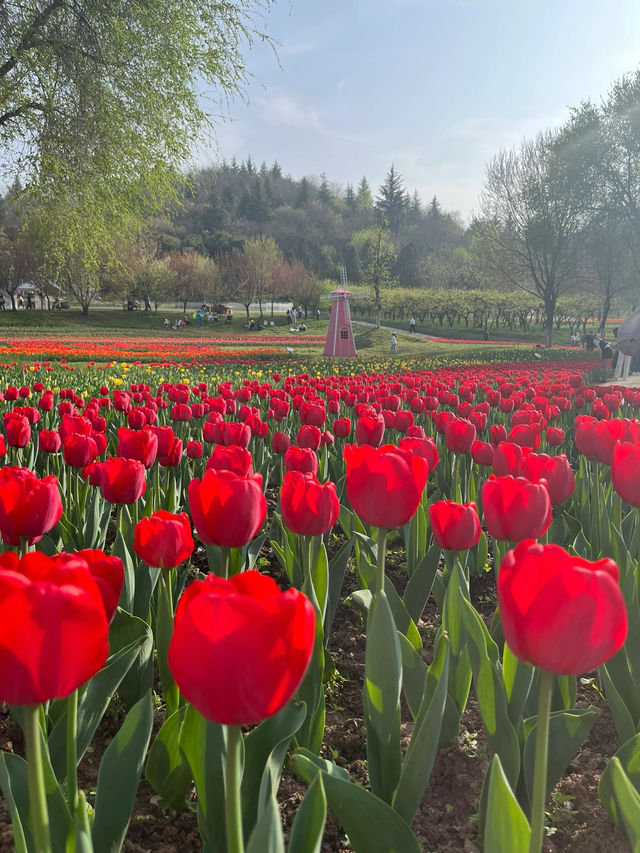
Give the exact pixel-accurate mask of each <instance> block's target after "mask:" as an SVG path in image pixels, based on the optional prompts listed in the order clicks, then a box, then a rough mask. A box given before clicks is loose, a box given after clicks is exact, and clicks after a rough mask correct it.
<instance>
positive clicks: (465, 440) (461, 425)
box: [444, 418, 476, 454]
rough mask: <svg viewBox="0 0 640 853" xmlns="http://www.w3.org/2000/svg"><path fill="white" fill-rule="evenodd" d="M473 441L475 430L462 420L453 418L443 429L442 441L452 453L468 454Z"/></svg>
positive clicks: (469, 422)
mask: <svg viewBox="0 0 640 853" xmlns="http://www.w3.org/2000/svg"><path fill="white" fill-rule="evenodd" d="M475 440H476V428H475V426H474V425H473V424H472V423H471V421H466V420H465V419H464V418H453V419H452V420H450V421H449V422H448V423H447V424H446V426H445V428H444V441H445V444H446V446H447V449H448V450H450V451H451V452H452V453H460V454H462V453H469V452H470V451H471V447H472V445H473V442H474V441H475Z"/></svg>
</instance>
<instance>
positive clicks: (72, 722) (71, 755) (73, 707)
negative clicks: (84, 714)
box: [67, 690, 78, 814]
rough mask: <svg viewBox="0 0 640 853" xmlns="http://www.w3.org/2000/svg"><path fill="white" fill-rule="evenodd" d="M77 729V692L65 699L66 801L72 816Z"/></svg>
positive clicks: (76, 781) (76, 761)
mask: <svg viewBox="0 0 640 853" xmlns="http://www.w3.org/2000/svg"><path fill="white" fill-rule="evenodd" d="M77 729H78V691H77V690H74V691H73V693H71V694H70V695H69V696H68V697H67V799H68V801H69V811H70V812H71V814H74V812H75V810H76V805H77V803H78V752H77V747H76V735H77Z"/></svg>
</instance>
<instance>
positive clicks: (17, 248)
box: [0, 234, 34, 311]
mask: <svg viewBox="0 0 640 853" xmlns="http://www.w3.org/2000/svg"><path fill="white" fill-rule="evenodd" d="M33 267H34V263H33V255H32V252H31V247H30V246H29V243H28V242H27V240H26V239H25V237H24V236H23V235H20V234H17V235H15V236H14V237H13V239H12V238H10V237H7V236H5V237H0V289H2V290H5V291H6V292H7V293H8V294H9V297H10V298H11V307H12V309H13V310H14V311H15V310H16V292H17V291H18V289H19V288H20V285H21V284H23V283H24V281H25V280H26V279H28V278H29V277H30V276H31V273H32V271H33Z"/></svg>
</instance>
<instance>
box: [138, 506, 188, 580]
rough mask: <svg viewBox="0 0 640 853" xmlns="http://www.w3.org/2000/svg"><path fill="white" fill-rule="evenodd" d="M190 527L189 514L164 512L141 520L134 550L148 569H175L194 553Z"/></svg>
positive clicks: (161, 511)
mask: <svg viewBox="0 0 640 853" xmlns="http://www.w3.org/2000/svg"><path fill="white" fill-rule="evenodd" d="M193 548H194V545H193V536H192V535H191V524H190V523H189V516H188V515H187V514H186V512H181V513H179V514H178V515H174V514H173V513H171V512H167V511H166V510H164V509H160V510H158V511H157V512H154V513H153V515H152V516H150V517H149V518H142V519H140V521H139V522H138V523H137V524H136V526H135V531H134V536H133V550H134V551H135V552H136V554H137V555H138V556H139V557H140V559H141V560H144V562H145V563H146V564H147V565H148V566H153V567H154V568H157V569H173V568H175V567H176V566H179V565H180V563H184V561H185V560H188V559H189V557H190V556H191V554H192V553H193Z"/></svg>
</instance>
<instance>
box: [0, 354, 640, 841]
mask: <svg viewBox="0 0 640 853" xmlns="http://www.w3.org/2000/svg"><path fill="white" fill-rule="evenodd" d="M192 344H193V342H192ZM83 346H84V344H83ZM196 346H197V344H193V347H196ZM56 347H59V351H58V350H56V353H55V355H54V356H53V357H54V358H58V359H59V358H60V356H61V354H62V353H66V354H70V355H72V356H76V357H87V356H88V354H89V352H90V345H89V344H87V347H88V349H87V351H86V352H85V350H83V351H82V353H80V352H79V351H78V352H76V351H75V350H74V351H72V350H71V349H69V350H67V349H66V348H65V347H66V344H65V343H64V341H62V339H61V341H60V342H57V343H56ZM193 347H192V348H193ZM153 350H154V347H153V346H152V345H151V344H150V343H149V342H148V341H146V340H140V341H138V342H134V341H131V340H129V342H128V348H127V352H128V353H130V354H131V355H133V356H135V357H136V358H137V359H138V360H137V361H136V362H135V363H131V362H123V361H122V360H118V359H122V358H123V357H127V356H126V355H124V356H123V355H122V354H119V353H118V347H117V345H114V344H113V343H112V350H111V351H109V349H108V345H107V343H106V342H103V343H101V344H100V351H99V355H97V356H96V358H95V360H93V361H86V362H77V363H72V364H69V363H67V362H66V361H65V360H64V358H63V359H61V360H53V361H45V362H42V361H29V360H27V361H24V362H20V363H18V362H10V363H7V364H5V365H0V417H1V423H2V427H1V430H0V458H1V462H0V536H1V538H2V547H1V549H0V550H1V553H0V703H2V704H1V705H0V749H1V750H2V751H0V788H1V790H2V794H3V802H2V803H1V804H0V849H2V850H5V849H6V850H11V849H15V850H17V851H18V853H57V851H83V853H86V851H96V853H114V852H115V851H119V850H129V851H134V853H135V851H147V850H149V851H155V853H158V851H159V853H165V851H170V850H183V851H189V850H204V851H206V853H284V851H287V853H319V851H331V853H335V851H340V850H343V851H355V853H392V851H396V853H420V851H425V853H434V851H437V853H446V851H466V853H474V851H485V853H540V851H542V850H545V851H556V850H566V851H577V850H581V851H598V850H607V851H625V850H634V851H638V850H640V769H639V768H640V515H639V513H640V415H639V414H638V412H639V411H640V388H633V387H622V386H610V385H609V386H607V385H598V384H595V382H594V381H593V377H592V372H593V370H594V366H595V364H594V362H593V361H592V360H587V359H586V358H584V359H582V358H581V354H580V353H579V352H573V353H571V354H570V355H569V356H567V355H566V354H562V353H561V351H558V353H556V352H555V351H554V352H553V353H551V354H545V356H544V358H541V359H539V360H537V361H530V360H529V358H530V356H531V353H529V354H527V353H526V352H524V351H523V352H521V353H518V354H517V355H514V358H513V359H512V360H510V361H508V362H507V361H502V362H501V361H497V360H496V354H495V353H492V354H491V356H490V357H491V358H492V359H493V360H492V361H491V363H489V362H486V363H481V362H480V360H477V361H476V363H474V364H464V363H463V362H462V361H461V362H460V363H455V364H454V363H453V362H452V361H451V362H449V363H448V364H447V363H445V360H443V361H442V363H439V364H431V365H426V364H424V363H422V362H421V361H420V360H419V359H414V360H412V361H402V360H401V359H387V360H386V361H384V362H380V363H375V362H373V361H369V362H366V361H353V362H331V361H326V362H323V361H320V360H314V359H311V358H310V359H308V360H293V359H290V358H286V357H282V356H280V355H278V353H277V352H269V351H267V350H265V351H262V352H260V353H257V354H254V355H251V354H247V353H242V354H240V355H239V356H238V357H234V356H233V354H231V353H229V352H227V353H226V354H225V355H223V356H221V357H216V356H215V353H213V352H212V353H208V354H207V357H206V358H200V357H199V356H198V353H197V352H196V349H193V351H190V352H189V358H190V361H188V362H180V361H176V360H166V361H157V360H151V359H157V357H158V356H157V353H155V352H153ZM42 353H45V349H43V350H42ZM6 357H8V356H6ZM34 357H38V355H37V354H33V353H32V354H30V355H29V356H27V358H34ZM165 357H166V358H167V359H176V358H179V355H178V354H177V350H176V351H175V352H174V350H173V349H172V350H171V352H168V353H167V354H166V356H165ZM101 359H102V360H101ZM104 359H108V360H107V361H105V360H104ZM546 359H553V360H546Z"/></svg>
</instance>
